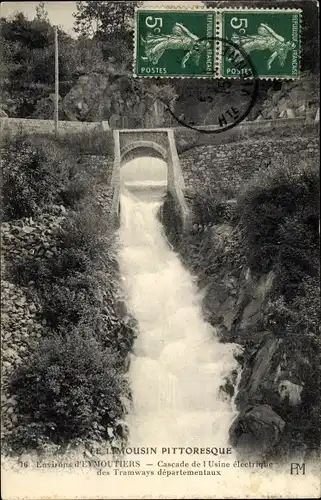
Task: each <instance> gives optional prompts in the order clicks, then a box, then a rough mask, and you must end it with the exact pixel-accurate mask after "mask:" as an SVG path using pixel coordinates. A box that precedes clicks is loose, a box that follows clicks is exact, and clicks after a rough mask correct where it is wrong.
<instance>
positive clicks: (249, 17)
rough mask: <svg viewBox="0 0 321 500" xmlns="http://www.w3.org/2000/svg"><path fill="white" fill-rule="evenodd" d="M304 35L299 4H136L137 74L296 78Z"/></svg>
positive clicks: (146, 75)
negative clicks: (228, 6) (260, 6)
mask: <svg viewBox="0 0 321 500" xmlns="http://www.w3.org/2000/svg"><path fill="white" fill-rule="evenodd" d="M185 5H186V4H185ZM300 35H301V10H300V9H252V8H237V9H233V8H231V9H195V8H188V7H186V8H182V7H181V8H174V7H173V8H172V7H170V8H166V9H165V8H164V10H163V9H157V10H156V9H148V10H147V9H137V10H136V14H135V62H134V74H135V76H138V77H147V78H148V77H149V78H150V77H165V78H169V77H193V78H195V77H198V78H204V77H205V78H211V77H212V78H246V77H250V78H251V77H253V76H255V77H257V78H261V79H294V78H298V77H299V76H300V45H301V39H300ZM242 59H243V60H247V62H249V60H250V65H249V64H243V65H242V64H235V62H236V61H238V62H240V61H242ZM249 66H250V67H251V68H252V69H250V68H249Z"/></svg>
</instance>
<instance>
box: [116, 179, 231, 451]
mask: <svg viewBox="0 0 321 500" xmlns="http://www.w3.org/2000/svg"><path fill="white" fill-rule="evenodd" d="M146 193H147V195H146ZM163 195H164V188H163V186H160V185H159V184H157V183H156V184H154V185H151V184H149V186H148V185H147V186H146V185H145V186H143V187H141V188H140V189H139V188H137V186H136V189H134V190H133V189H130V190H127V191H123V193H122V196H121V200H120V202H121V226H120V234H119V238H120V251H119V257H118V258H119V264H120V270H121V273H122V276H123V283H124V289H125V293H126V295H127V301H128V307H129V309H130V312H131V314H132V315H133V316H134V317H135V318H136V320H137V324H138V334H137V339H136V342H135V345H134V352H133V354H132V358H131V363H130V371H129V379H130V382H131V388H132V394H133V410H132V412H131V414H130V415H129V416H128V423H129V431H130V436H129V443H130V444H131V445H134V446H141V445H143V446H157V445H159V446H173V445H176V446H191V445H194V446H208V445H209V444H211V443H214V444H213V445H215V446H219V447H223V446H227V445H228V439H227V437H228V429H229V426H230V424H231V421H232V419H233V416H234V411H233V408H232V406H231V403H230V401H228V400H226V399H227V398H224V397H222V393H221V391H220V385H221V383H222V381H223V380H224V377H226V376H228V375H230V373H231V372H232V370H233V369H235V368H236V366H237V363H236V361H235V359H234V356H233V352H234V350H235V348H236V346H234V345H233V344H223V343H220V342H219V341H218V338H217V335H216V331H215V329H214V328H213V327H212V326H211V325H210V324H209V323H207V322H205V321H204V319H203V317H202V308H201V296H200V293H199V292H198V289H197V286H196V283H195V280H194V279H193V278H192V276H191V275H190V273H189V272H188V271H187V270H186V269H185V268H184V266H183V265H182V263H181V262H180V259H179V257H178V255H177V254H176V253H175V252H173V250H172V249H171V248H170V247H169V245H168V243H167V241H166V238H165V236H164V232H163V228H162V225H161V223H160V222H159V220H158V218H157V212H158V210H159V208H160V206H161V204H162V196H163ZM157 198H158V199H157Z"/></svg>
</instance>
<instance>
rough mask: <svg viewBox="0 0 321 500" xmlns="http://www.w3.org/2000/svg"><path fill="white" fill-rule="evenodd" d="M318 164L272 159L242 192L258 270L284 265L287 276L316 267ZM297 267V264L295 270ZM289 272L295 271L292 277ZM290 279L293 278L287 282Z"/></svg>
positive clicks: (248, 236)
mask: <svg viewBox="0 0 321 500" xmlns="http://www.w3.org/2000/svg"><path fill="white" fill-rule="evenodd" d="M318 186H319V179H318V167H317V165H316V164H315V163H314V162H312V161H307V162H306V163H305V164H299V165H294V164H288V165H271V166H270V167H269V168H267V169H266V170H265V171H260V172H259V173H258V174H257V175H255V176H254V177H253V179H252V181H251V182H250V184H249V185H247V186H245V189H244V190H243V192H242V193H241V195H240V197H239V210H240V215H241V222H242V224H243V226H244V228H245V235H246V240H247V259H248V262H249V265H250V266H251V267H252V269H253V270H256V271H258V272H266V271H268V270H269V269H270V268H271V267H272V266H273V267H274V268H277V267H278V268H282V270H283V271H284V274H286V275H287V276H286V277H285V276H283V278H285V282H287V281H292V280H293V279H294V274H296V275H297V280H298V281H299V280H301V279H302V272H303V273H308V274H313V272H315V269H316V268H315V262H316V255H317V252H318V204H319V187H318ZM295 268H296V270H295ZM289 273H290V274H292V277H290V278H289ZM287 284H288V283H287Z"/></svg>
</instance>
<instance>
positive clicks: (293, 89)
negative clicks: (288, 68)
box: [257, 77, 319, 120]
mask: <svg viewBox="0 0 321 500" xmlns="http://www.w3.org/2000/svg"><path fill="white" fill-rule="evenodd" d="M318 88H319V83H318V82H317V81H316V79H315V78H311V77H306V78H302V79H299V80H294V81H289V82H284V83H282V86H281V88H280V90H275V89H274V88H273V87H271V88H269V90H268V92H267V96H266V99H265V101H264V104H263V109H262V110H261V113H260V114H259V116H258V117H257V119H258V120H269V119H277V118H302V117H304V118H308V119H312V120H314V118H315V116H316V113H317V109H318V106H319V97H318Z"/></svg>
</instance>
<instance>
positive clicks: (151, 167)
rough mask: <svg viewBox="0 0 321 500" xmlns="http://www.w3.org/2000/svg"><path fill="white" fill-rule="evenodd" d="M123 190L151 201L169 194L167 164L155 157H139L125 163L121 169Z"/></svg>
mask: <svg viewBox="0 0 321 500" xmlns="http://www.w3.org/2000/svg"><path fill="white" fill-rule="evenodd" d="M120 185H121V189H126V190H127V191H130V192H131V193H133V194H135V195H136V196H139V197H142V198H145V199H146V197H147V198H148V197H150V199H155V197H163V196H164V195H165V194H166V192H167V163H166V162H165V161H164V159H162V158H158V157H155V156H139V157H135V158H132V159H130V160H129V161H127V162H125V163H123V165H122V166H121V169H120Z"/></svg>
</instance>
